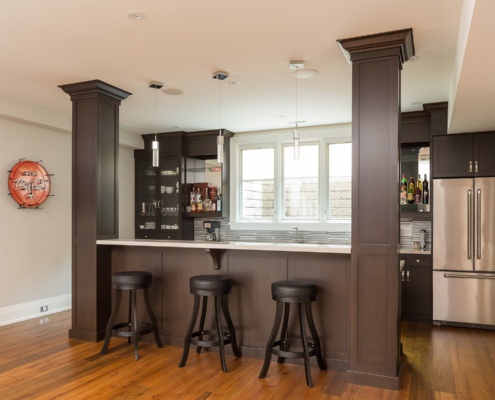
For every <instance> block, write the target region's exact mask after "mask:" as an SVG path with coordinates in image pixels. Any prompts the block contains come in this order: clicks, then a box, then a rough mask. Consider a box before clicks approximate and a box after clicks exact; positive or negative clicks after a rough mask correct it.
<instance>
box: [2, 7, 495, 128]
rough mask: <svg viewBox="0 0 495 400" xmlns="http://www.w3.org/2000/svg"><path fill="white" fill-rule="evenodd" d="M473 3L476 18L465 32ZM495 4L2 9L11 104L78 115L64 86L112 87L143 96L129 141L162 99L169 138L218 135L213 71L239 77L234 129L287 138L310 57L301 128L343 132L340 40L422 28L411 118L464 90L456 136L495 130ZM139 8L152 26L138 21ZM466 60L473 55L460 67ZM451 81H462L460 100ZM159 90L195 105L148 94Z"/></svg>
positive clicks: (405, 92)
mask: <svg viewBox="0 0 495 400" xmlns="http://www.w3.org/2000/svg"><path fill="white" fill-rule="evenodd" d="M463 3H466V5H465V6H466V9H467V12H466V11H465V12H464V15H466V13H467V15H468V17H463V19H462V21H463V23H462V24H461V15H462V14H463ZM494 3H495V2H493V1H492V0H477V1H476V3H475V0H465V1H464V2H463V1H462V0H435V1H432V0H415V1H410V0H374V1H369V0H346V1H342V0H307V1H305V2H302V1H300V0H299V1H295V0H235V1H233V0H104V1H102V0H70V1H63V0H43V1H5V0H0V4H1V5H2V13H1V14H0V27H1V33H2V35H0V49H1V50H0V66H1V67H0V71H1V73H0V95H2V96H6V97H11V98H16V99H19V100H23V101H26V102H29V103H34V104H42V105H43V106H45V107H48V108H51V109H54V110H58V111H63V112H66V113H68V114H69V113H70V112H71V102H70V99H69V96H68V95H67V94H65V93H64V92H63V91H62V90H61V89H59V88H58V85H62V84H68V83H74V82H80V81H86V80H92V79H100V80H103V81H105V82H107V83H109V84H111V85H114V86H117V87H119V88H121V89H123V90H126V91H129V92H131V93H132V94H133V95H132V96H130V97H129V98H128V99H126V100H124V101H123V102H122V106H121V111H120V122H121V126H122V128H123V129H126V130H128V131H130V132H135V133H137V134H142V133H149V132H153V131H154V129H155V105H154V104H155V103H154V102H155V94H156V98H157V112H158V116H157V120H156V125H157V130H158V131H159V132H167V131H174V130H185V131H193V130H204V129H217V128H219V125H220V82H219V81H217V80H214V79H212V73H213V72H214V71H216V70H224V71H228V72H229V73H230V76H229V78H228V79H227V80H225V81H223V82H222V83H221V85H222V87H221V91H222V102H221V113H222V121H221V125H222V127H223V128H226V129H229V130H231V131H234V132H243V131H254V130H264V129H278V128H289V127H290V126H292V125H290V122H291V121H295V118H296V117H295V78H294V75H293V73H292V71H290V70H289V60H291V59H303V60H305V62H306V67H307V68H313V69H317V70H318V71H319V75H318V76H317V77H316V78H312V79H300V80H298V120H304V121H306V123H305V124H302V126H305V125H306V126H312V125H324V124H335V123H345V122H350V121H351V65H349V64H348V63H347V62H346V60H345V58H344V56H343V54H342V52H341V51H340V48H339V46H338V45H337V43H336V40H337V39H343V38H348V37H354V36H360V35H367V34H372V33H378V32H384V31H390V30H397V29H404V28H413V35H414V41H415V48H416V55H417V56H418V57H419V60H417V61H414V62H412V61H409V62H407V63H406V64H405V65H404V69H403V72H402V110H403V111H414V110H420V109H422V106H421V103H419V104H418V102H422V103H431V102H439V101H447V100H449V93H450V94H452V93H454V95H451V98H450V101H451V104H453V105H454V106H453V107H452V112H453V115H452V119H451V121H452V122H451V125H450V130H451V131H453V132H454V131H462V130H470V131H475V130H487V129H495V113H493V112H492V111H491V110H490V109H489V108H488V106H490V103H489V101H490V100H491V99H490V95H492V96H493V94H494V93H495V90H494V89H495V79H494V78H493V77H492V76H494V74H493V70H494V68H493V67H494V65H495V62H494V58H493V57H494V56H493V52H490V51H488V49H490V47H491V46H492V43H490V39H491V38H493V37H495V35H494V34H495V28H494V26H495V24H493V22H492V16H493V15H495V10H494V7H495V5H494ZM474 5H475V7H474ZM473 7H474V13H472V18H470V16H471V14H470V12H469V11H470V10H471V9H472V8H473ZM129 11H139V12H142V13H144V14H145V16H146V17H145V19H143V20H141V21H134V20H131V19H130V18H128V17H127V13H128V12H129ZM460 27H461V29H460ZM460 31H461V40H460V41H459V43H460V45H459V46H458V38H459V32H460ZM463 38H466V39H465V40H464V39H463ZM464 43H465V44H466V47H464ZM457 47H459V48H461V49H462V51H459V50H457ZM456 51H458V54H461V55H464V57H460V58H459V59H458V60H457V61H456V58H455V57H456ZM481 62H482V63H483V65H479V64H480V63H481ZM454 65H456V68H454ZM453 71H455V73H454V76H455V77H458V78H459V80H458V84H457V85H453V87H454V89H455V90H453V91H450V87H451V78H452V74H453ZM481 78H483V80H482V79H481ZM152 80H157V81H162V82H164V84H165V86H164V89H180V90H182V91H183V94H182V95H180V96H171V95H166V94H164V93H163V92H162V91H158V92H157V91H155V90H153V89H150V88H148V83H149V82H150V81H152ZM231 81H238V82H239V84H238V85H232V84H229V82H231ZM456 81H457V80H456ZM480 121H483V124H482V125H480V124H479V122H480ZM459 129H460V130H459Z"/></svg>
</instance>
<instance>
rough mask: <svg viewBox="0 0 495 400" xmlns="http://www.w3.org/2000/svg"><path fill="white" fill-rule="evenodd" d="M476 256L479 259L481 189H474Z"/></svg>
mask: <svg viewBox="0 0 495 400" xmlns="http://www.w3.org/2000/svg"><path fill="white" fill-rule="evenodd" d="M476 257H478V260H481V189H478V190H477V191H476Z"/></svg>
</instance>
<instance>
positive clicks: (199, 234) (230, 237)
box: [194, 218, 351, 245]
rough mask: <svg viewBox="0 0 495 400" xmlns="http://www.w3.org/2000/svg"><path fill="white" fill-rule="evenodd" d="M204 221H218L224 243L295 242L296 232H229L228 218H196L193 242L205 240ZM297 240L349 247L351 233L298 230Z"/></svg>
mask: <svg viewBox="0 0 495 400" xmlns="http://www.w3.org/2000/svg"><path fill="white" fill-rule="evenodd" d="M204 221H220V240H222V241H226V242H270V243H293V242H295V241H296V232H295V231H294V230H286V231H265V230H263V231H261V230H260V231H256V230H254V231H253V230H231V229H230V223H229V222H230V221H229V219H228V218H196V219H195V220H194V240H197V241H203V240H205V238H206V231H205V230H204V228H203V222H204ZM299 239H302V240H303V243H315V244H346V245H350V244H351V233H350V232H316V231H304V230H300V231H299Z"/></svg>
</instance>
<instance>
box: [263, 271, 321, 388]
mask: <svg viewBox="0 0 495 400" xmlns="http://www.w3.org/2000/svg"><path fill="white" fill-rule="evenodd" d="M272 298H273V300H275V301H276V302H277V312H276V315H275V322H274V324H273V329H272V332H271V334H270V338H269V339H268V344H267V345H266V352H265V360H264V362H263V368H262V369H261V372H260V375H259V377H260V379H261V378H265V377H266V374H267V373H268V369H269V368H270V361H271V355H272V354H274V355H276V356H278V359H277V362H278V363H279V364H281V363H283V362H284V359H285V358H304V369H305V373H306V383H307V384H308V386H309V387H313V382H312V380H311V370H310V363H309V358H310V357H313V356H316V360H317V361H318V366H319V367H320V369H321V370H326V369H327V364H326V361H325V359H324V358H323V356H322V354H321V346H320V339H319V337H318V333H317V332H316V328H315V324H314V321H313V313H312V311H311V302H313V301H315V300H316V285H315V284H314V283H313V282H310V281H306V280H288V281H278V282H273V283H272ZM291 303H295V304H297V305H298V309H299V312H298V317H299V329H300V333H301V340H300V341H299V340H297V342H301V343H300V344H301V345H302V351H289V348H290V347H291V342H293V343H294V344H295V342H296V340H292V339H289V336H288V332H287V324H288V321H289V311H290V304H291ZM283 306H285V307H284V322H283V324H282V331H281V334H280V339H279V340H275V339H276V337H277V334H278V331H279V328H280V322H281V320H282V307H283ZM305 314H306V318H305ZM305 319H306V320H307V323H308V326H309V330H310V331H311V337H312V342H310V341H308V338H307V337H306V328H305V326H306V325H305V322H306V321H305ZM277 347H278V348H277Z"/></svg>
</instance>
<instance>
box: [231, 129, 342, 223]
mask: <svg viewBox="0 0 495 400" xmlns="http://www.w3.org/2000/svg"><path fill="white" fill-rule="evenodd" d="M300 136H301V141H300V144H301V145H305V144H310V143H318V145H319V157H320V159H319V186H318V188H319V193H320V195H319V209H320V211H319V216H318V218H316V219H312V220H304V219H283V215H284V209H283V205H284V202H283V185H284V179H283V178H284V177H283V149H284V147H285V146H291V145H292V143H293V139H292V130H288V129H284V130H276V131H263V132H251V133H241V134H236V135H235V136H234V137H233V138H232V139H231V140H230V165H231V175H230V199H231V200H230V201H231V203H230V228H231V229H233V230H288V229H290V228H292V227H293V226H297V227H298V228H299V229H301V230H308V231H328V232H350V231H351V219H338V220H337V219H329V218H328V215H329V194H328V191H329V170H328V169H329V151H328V150H327V149H328V145H329V144H333V143H348V142H351V137H352V134H351V125H350V124H340V125H333V126H325V127H310V128H303V129H301V128H300ZM267 147H273V148H274V152H275V153H274V163H275V166H274V180H275V185H274V187H275V193H274V207H275V210H274V218H273V219H269V220H266V219H265V220H252V219H249V220H247V219H244V220H243V219H241V218H240V216H241V213H242V209H241V208H240V207H242V204H241V202H242V193H241V191H242V179H241V173H242V171H241V165H242V164H241V162H242V159H241V158H242V157H241V152H242V150H244V149H257V148H258V149H259V148H267Z"/></svg>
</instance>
